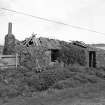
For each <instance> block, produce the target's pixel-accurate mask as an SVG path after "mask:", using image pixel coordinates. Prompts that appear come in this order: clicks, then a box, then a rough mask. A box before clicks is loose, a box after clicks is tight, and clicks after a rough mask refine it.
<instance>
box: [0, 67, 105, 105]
mask: <svg viewBox="0 0 105 105" xmlns="http://www.w3.org/2000/svg"><path fill="white" fill-rule="evenodd" d="M39 77H40V78H38V74H37V75H36V73H34V72H33V71H30V70H26V69H25V70H24V69H19V70H3V71H0V105H104V104H105V69H104V68H100V69H91V68H84V67H73V68H71V67H67V68H60V67H55V68H48V69H46V71H43V72H42V73H40V74H39ZM39 79H40V81H39ZM52 83H53V84H52ZM38 85H39V86H38ZM36 87H37V88H36ZM45 87H47V90H45ZM35 88H36V89H35ZM40 89H44V90H43V91H40Z"/></svg>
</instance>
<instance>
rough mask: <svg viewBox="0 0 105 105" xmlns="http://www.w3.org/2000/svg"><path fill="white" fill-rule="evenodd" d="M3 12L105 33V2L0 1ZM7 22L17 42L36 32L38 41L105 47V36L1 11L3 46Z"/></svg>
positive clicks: (60, 0)
mask: <svg viewBox="0 0 105 105" xmlns="http://www.w3.org/2000/svg"><path fill="white" fill-rule="evenodd" d="M0 8H7V9H12V10H15V11H20V12H25V13H27V14H30V15H33V16H38V17H41V18H46V19H49V20H54V21H60V22H63V23H65V24H69V25H73V26H79V27H83V28H88V29H91V30H95V31H98V32H101V33H105V0H0ZM8 22H12V23H13V34H14V35H15V37H16V39H18V40H24V39H25V38H28V37H30V36H31V35H32V33H33V32H34V33H35V34H37V37H48V38H54V39H59V40H64V41H71V40H78V41H83V42H85V43H105V34H99V33H95V32H89V31H86V30H81V29H76V28H72V27H70V26H66V25H61V24H57V23H53V22H48V21H44V20H41V19H37V18H33V17H29V16H25V15H21V14H16V13H13V12H9V11H5V10H1V9H0V44H4V37H5V35H6V34H7V33H8Z"/></svg>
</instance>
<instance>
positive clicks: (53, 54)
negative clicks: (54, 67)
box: [51, 49, 59, 62]
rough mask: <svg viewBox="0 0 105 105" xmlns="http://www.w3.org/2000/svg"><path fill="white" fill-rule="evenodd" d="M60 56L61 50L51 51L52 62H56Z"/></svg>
mask: <svg viewBox="0 0 105 105" xmlns="http://www.w3.org/2000/svg"><path fill="white" fill-rule="evenodd" d="M58 56H59V50H57V49H53V50H51V62H55V61H56V60H57V58H58Z"/></svg>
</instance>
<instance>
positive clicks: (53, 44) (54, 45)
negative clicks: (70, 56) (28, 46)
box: [38, 37, 60, 49]
mask: <svg viewBox="0 0 105 105" xmlns="http://www.w3.org/2000/svg"><path fill="white" fill-rule="evenodd" d="M38 41H39V43H40V44H41V45H42V46H43V47H46V48H48V49H60V43H59V41H58V40H55V39H48V38H43V37H40V38H38Z"/></svg>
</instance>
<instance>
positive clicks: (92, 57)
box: [89, 51, 96, 68]
mask: <svg viewBox="0 0 105 105" xmlns="http://www.w3.org/2000/svg"><path fill="white" fill-rule="evenodd" d="M89 67H94V68H95V67H96V52H95V51H89Z"/></svg>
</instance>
